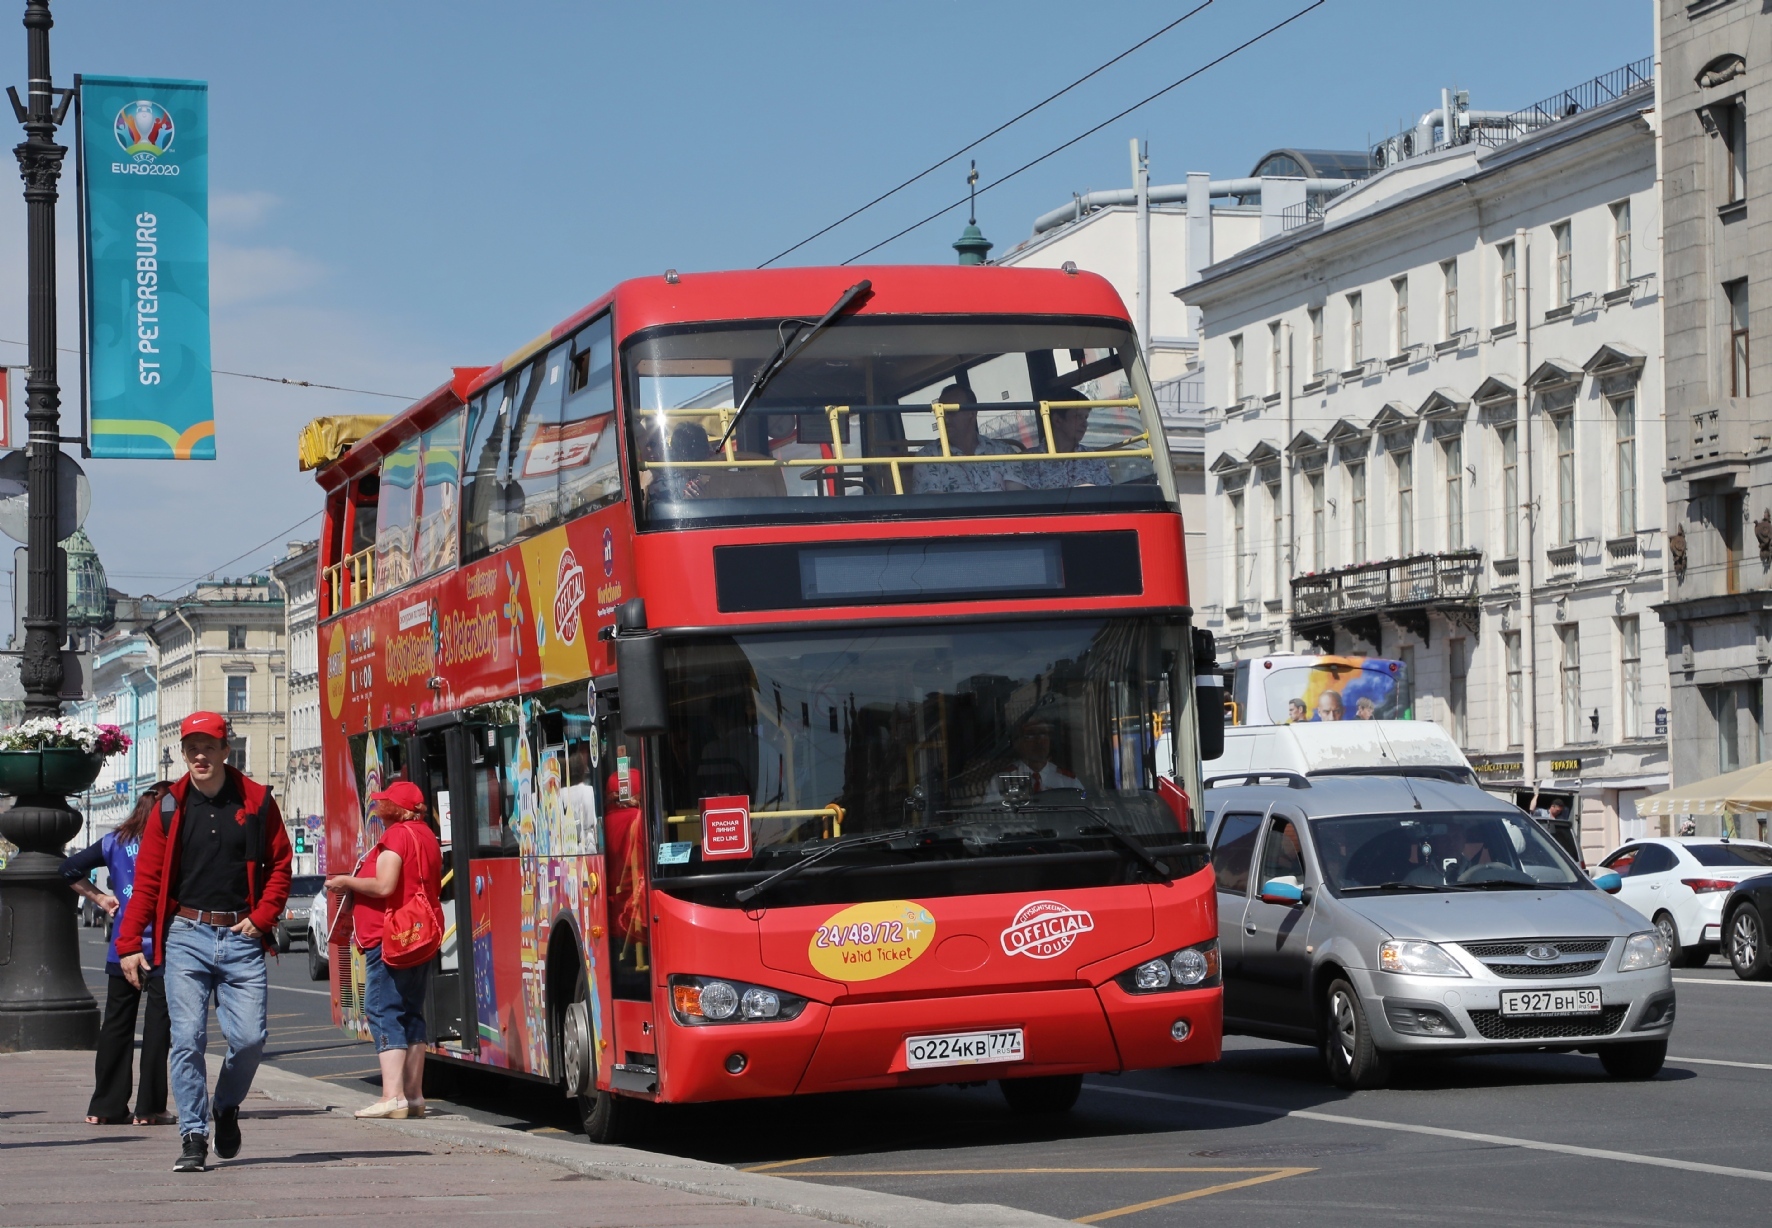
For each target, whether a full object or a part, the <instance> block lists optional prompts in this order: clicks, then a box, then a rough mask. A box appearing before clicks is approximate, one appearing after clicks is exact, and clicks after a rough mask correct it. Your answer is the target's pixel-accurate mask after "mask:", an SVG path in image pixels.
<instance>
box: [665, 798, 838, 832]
mask: <svg viewBox="0 0 1772 1228" xmlns="http://www.w3.org/2000/svg"><path fill="white" fill-rule="evenodd" d="M751 817H752V818H753V819H820V818H823V819H830V820H831V827H832V831H831V834H832V835H833V836H840V835H842V834H843V807H841V806H839V805H837V803H835V802H832V803H831V804H830V805H828V806H819V807H818V808H816V809H814V810H753V811H751ZM665 822H667V823H699V822H701V814H700V813H699V812H698V813H695V814H670V815H666V816H665Z"/></svg>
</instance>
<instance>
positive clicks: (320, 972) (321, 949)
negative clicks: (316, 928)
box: [308, 939, 328, 981]
mask: <svg viewBox="0 0 1772 1228" xmlns="http://www.w3.org/2000/svg"><path fill="white" fill-rule="evenodd" d="M327 971H328V969H327V967H326V947H325V945H324V944H321V945H319V946H316V945H315V944H314V942H313V940H312V939H310V940H309V941H308V979H309V980H310V981H324V980H325V979H326V973H327Z"/></svg>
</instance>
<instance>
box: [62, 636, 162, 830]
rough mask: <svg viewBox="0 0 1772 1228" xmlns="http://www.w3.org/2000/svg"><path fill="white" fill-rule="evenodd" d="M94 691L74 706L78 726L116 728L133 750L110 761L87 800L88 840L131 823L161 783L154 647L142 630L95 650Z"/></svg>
mask: <svg viewBox="0 0 1772 1228" xmlns="http://www.w3.org/2000/svg"><path fill="white" fill-rule="evenodd" d="M90 656H91V661H92V691H91V693H90V695H89V696H88V697H87V698H85V699H82V700H81V701H79V702H78V703H76V704H74V705H73V711H72V715H73V716H74V717H75V719H77V720H83V721H91V722H93V723H94V724H101V725H116V726H117V727H118V728H120V729H122V730H123V732H124V733H126V734H128V735H129V738H130V742H131V745H130V747H129V749H128V750H126V751H124V752H123V753H122V754H121V755H115V756H113V757H111V758H109V759H107V760H105V764H104V767H103V768H101V769H100V771H99V776H98V780H97V781H95V782H94V783H93V786H92V788H91V790H89V791H88V792H87V794H86V795H85V796H84V797H83V798H82V799H81V802H80V808H81V810H83V811H84V812H85V814H86V829H85V833H84V838H85V840H86V841H87V842H90V841H92V840H96V839H98V838H99V837H100V836H102V835H104V834H105V833H106V832H107V831H110V830H111V829H112V828H114V827H116V826H118V825H119V824H120V823H122V822H123V820H125V819H127V818H128V817H129V813H130V811H131V810H133V809H134V808H135V801H136V798H138V797H140V796H141V793H142V790H144V789H146V788H148V787H149V786H151V785H152V784H153V783H154V782H155V781H156V780H158V779H159V778H160V762H159V756H160V720H159V709H158V699H159V694H158V686H157V683H156V678H155V671H156V668H157V667H156V665H155V663H154V645H153V643H152V642H151V641H150V640H149V639H148V637H147V636H146V635H145V634H143V633H142V632H140V631H136V630H128V629H125V630H119V631H117V632H115V633H114V634H112V635H109V636H106V637H105V638H104V639H101V640H99V641H98V642H97V643H96V644H94V645H93V646H92V648H91V649H90Z"/></svg>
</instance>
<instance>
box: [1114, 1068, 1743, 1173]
mask: <svg viewBox="0 0 1772 1228" xmlns="http://www.w3.org/2000/svg"><path fill="white" fill-rule="evenodd" d="M1083 1087H1084V1089H1085V1090H1086V1091H1097V1092H1107V1093H1109V1094H1112V1095H1118V1096H1137V1097H1140V1098H1141V1099H1146V1100H1170V1101H1174V1102H1176V1103H1178V1104H1198V1105H1203V1106H1205V1107H1207V1108H1214V1109H1231V1110H1234V1111H1235V1112H1239V1113H1260V1114H1263V1115H1265V1116H1269V1117H1297V1118H1301V1119H1303V1120H1305V1121H1324V1122H1329V1123H1330V1124H1331V1125H1337V1126H1364V1127H1366V1128H1367V1129H1369V1130H1395V1131H1398V1132H1400V1133H1403V1134H1426V1135H1431V1136H1433V1137H1435V1138H1455V1139H1461V1140H1463V1141H1465V1142H1468V1143H1489V1144H1491V1145H1493V1146H1498V1147H1520V1148H1524V1149H1525V1150H1527V1151H1553V1152H1557V1153H1558V1154H1560V1155H1571V1156H1585V1157H1586V1158H1588V1159H1592V1160H1622V1161H1624V1162H1626V1163H1628V1164H1647V1165H1650V1166H1651V1167H1654V1168H1677V1169H1682V1170H1684V1171H1686V1172H1694V1173H1712V1174H1714V1175H1716V1176H1719V1177H1743V1178H1746V1179H1747V1180H1749V1181H1772V1172H1763V1171H1761V1170H1759V1169H1755V1168H1731V1167H1729V1166H1728V1165H1725V1164H1705V1163H1702V1162H1700V1161H1698V1160H1674V1159H1670V1158H1668V1157H1666V1156H1652V1155H1644V1154H1642V1153H1641V1152H1635V1151H1611V1150H1608V1149H1606V1148H1602V1147H1576V1146H1573V1145H1572V1144H1569V1143H1546V1142H1541V1141H1539V1140H1538V1139H1530V1138H1513V1137H1510V1136H1509V1135H1505V1134H1480V1133H1478V1132H1477V1131H1474V1130H1448V1129H1445V1128H1443V1127H1441V1126H1418V1125H1413V1124H1410V1123H1408V1122H1401V1121H1379V1120H1377V1119H1376V1118H1371V1117H1344V1116H1342V1115H1341V1114H1339V1113H1317V1112H1312V1111H1311V1110H1308V1109H1282V1108H1276V1107H1274V1106H1273V1105H1271V1104H1248V1103H1245V1102H1243V1101H1239V1100H1209V1099H1206V1098H1205V1097H1203V1096H1177V1095H1173V1094H1171V1093H1169V1092H1147V1091H1143V1090H1140V1089H1139V1088H1135V1087H1103V1086H1102V1085H1100V1084H1098V1083H1085V1084H1084V1085H1083Z"/></svg>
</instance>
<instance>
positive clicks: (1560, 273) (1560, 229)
mask: <svg viewBox="0 0 1772 1228" xmlns="http://www.w3.org/2000/svg"><path fill="white" fill-rule="evenodd" d="M1551 239H1552V241H1554V242H1555V243H1556V245H1557V276H1556V286H1557V301H1556V302H1555V303H1552V304H1551V306H1553V307H1567V306H1568V305H1569V304H1570V302H1571V301H1573V300H1574V298H1575V252H1574V249H1573V248H1572V247H1571V246H1570V240H1569V223H1568V222H1558V223H1557V224H1556V225H1555V226H1552V227H1551Z"/></svg>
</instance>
